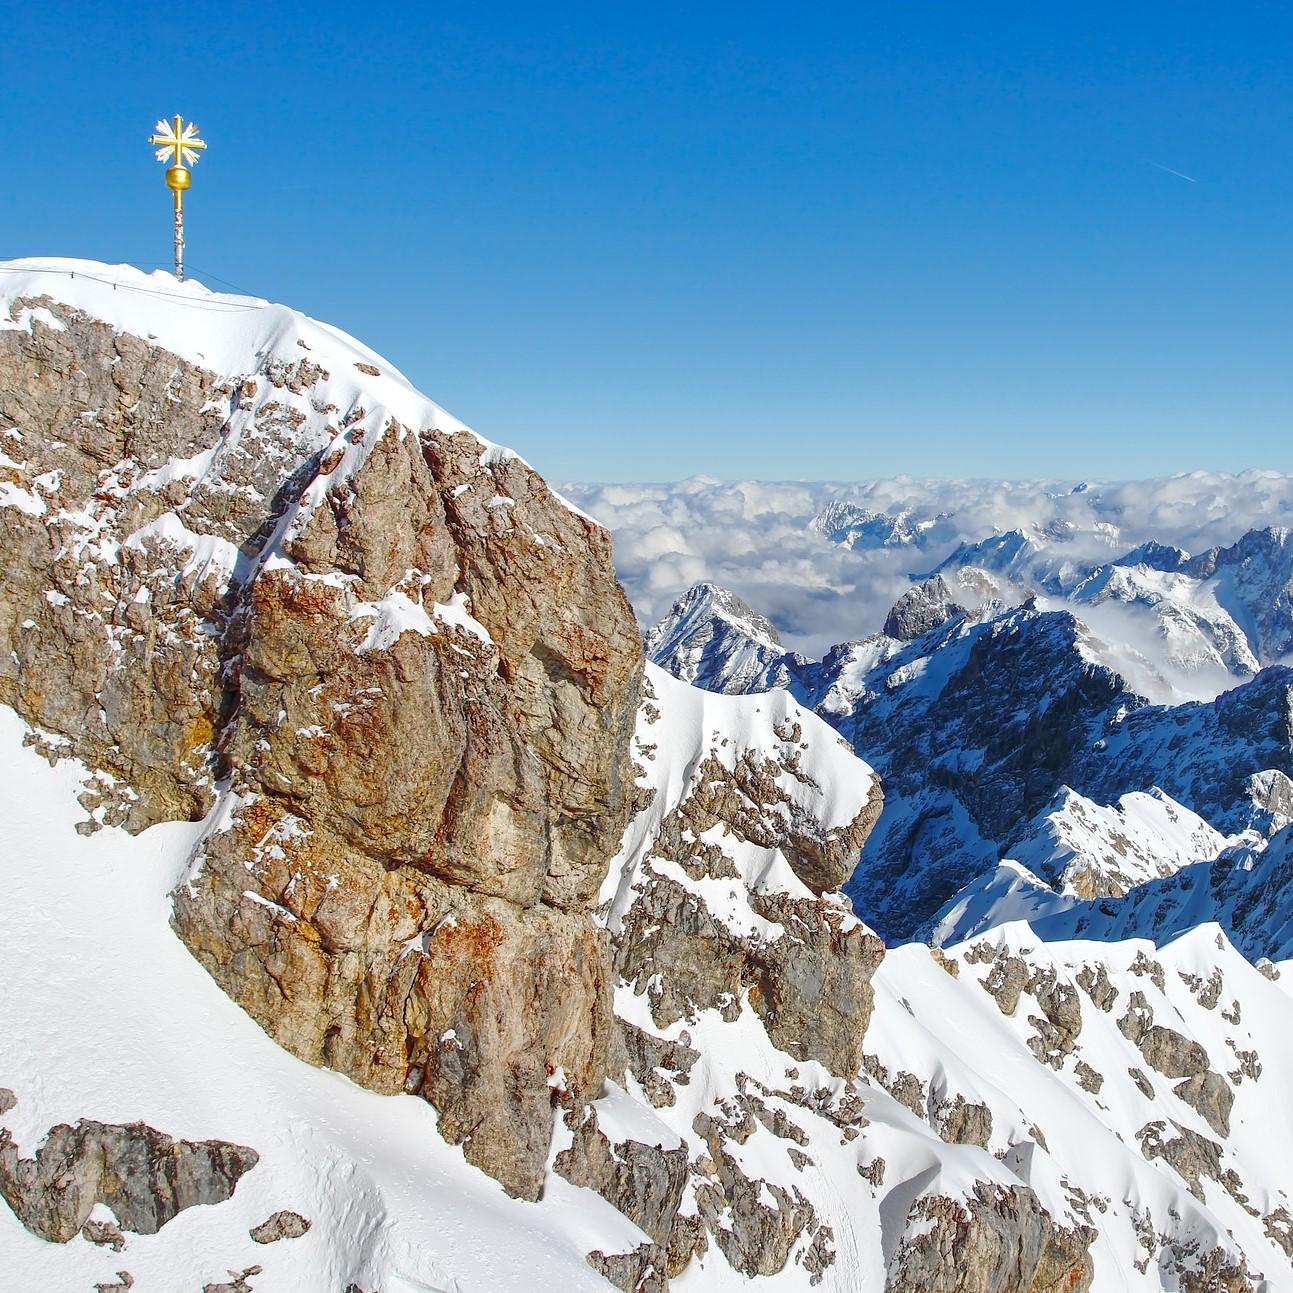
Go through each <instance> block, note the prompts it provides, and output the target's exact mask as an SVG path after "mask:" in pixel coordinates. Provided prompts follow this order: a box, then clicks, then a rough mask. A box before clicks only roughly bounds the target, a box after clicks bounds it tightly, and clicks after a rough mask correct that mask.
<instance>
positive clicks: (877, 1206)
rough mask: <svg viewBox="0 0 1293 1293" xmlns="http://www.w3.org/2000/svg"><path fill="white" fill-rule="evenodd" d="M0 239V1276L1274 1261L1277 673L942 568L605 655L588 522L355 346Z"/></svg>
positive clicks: (1288, 1211)
mask: <svg viewBox="0 0 1293 1293" xmlns="http://www.w3.org/2000/svg"><path fill="white" fill-rule="evenodd" d="M4 269H5V271H6V272H5V274H4V276H3V282H2V283H0V292H2V293H3V295H2V296H0V537H2V538H3V543H4V552H5V558H6V560H5V563H4V577H3V583H2V584H0V637H2V638H3V640H4V642H5V644H6V649H5V650H4V651H3V652H2V653H0V702H2V705H0V764H2V768H3V775H2V776H0V831H3V839H4V843H5V847H4V849H2V850H0V866H3V868H4V887H5V895H6V901H5V903H4V904H3V905H2V906H0V935H2V936H0V957H2V958H3V959H2V961H0V964H3V969H4V982H5V992H4V994H0V1030H3V1034H4V1036H5V1037H6V1039H8V1043H9V1044H8V1045H7V1046H6V1048H5V1052H4V1057H3V1058H2V1059H0V1197H3V1199H4V1201H5V1204H6V1205H7V1206H6V1207H5V1208H4V1209H3V1210H0V1269H3V1270H4V1271H5V1272H6V1274H7V1276H8V1280H9V1283H8V1284H7V1285H6V1287H10V1286H12V1287H14V1288H16V1289H19V1290H26V1289H33V1290H34V1289H54V1288H57V1289H69V1290H74V1289H84V1290H86V1293H90V1290H93V1289H95V1288H100V1289H107V1288H110V1289H121V1290H126V1289H130V1288H132V1287H133V1288H138V1289H140V1290H143V1289H149V1288H157V1289H168V1290H169V1289H177V1290H187V1289H191V1290H193V1291H194V1293H198V1290H206V1291H207V1293H211V1291H212V1290H216V1291H217V1293H218V1291H220V1290H237V1291H238V1293H256V1291H257V1290H260V1291H261V1293H295V1291H296V1290H299V1291H300V1293H321V1291H322V1293H329V1291H335V1293H378V1291H380V1293H411V1291H413V1290H420V1291H426V1290H434V1291H436V1293H447V1291H449V1290H460V1289H462V1290H465V1289H471V1290H473V1291H475V1290H503V1289H507V1290H515V1289H518V1288H519V1289H536V1290H537V1289H562V1290H567V1289H570V1290H589V1291H590V1293H591V1291H595V1290H598V1289H607V1288H611V1287H617V1288H620V1289H622V1290H625V1291H626V1293H628V1291H630V1290H632V1291H634V1293H665V1290H667V1289H670V1288H672V1289H675V1290H680V1291H682V1293H685V1291H686V1290H698V1289H704V1290H711V1289H712V1290H720V1291H721V1290H728V1289H733V1290H734V1289H748V1288H751V1287H753V1288H766V1289H768V1290H769V1291H770V1293H774V1291H775V1290H804V1289H814V1288H821V1289H823V1290H838V1291H839V1293H844V1291H846V1290H847V1291H849V1293H854V1291H855V1290H857V1289H862V1288H865V1289H877V1290H887V1293H916V1291H917V1290H921V1291H922V1293H924V1291H927V1290H939V1291H940V1293H1052V1291H1054V1290H1061V1289H1062V1290H1066V1293H1084V1291H1085V1290H1088V1289H1092V1290H1096V1291H1097V1293H1100V1291H1101V1290H1110V1291H1112V1290H1125V1289H1146V1290H1149V1289H1168V1288H1170V1289H1174V1290H1185V1291H1188V1293H1210V1291H1211V1290H1219V1289H1224V1290H1234V1291H1235V1293H1240V1291H1241V1290H1242V1291H1245V1293H1258V1290H1267V1291H1268V1293H1269V1291H1270V1290H1274V1289H1276V1288H1280V1287H1290V1286H1293V1199H1290V1198H1289V1195H1288V1191H1289V1188H1290V1187H1289V1184H1288V1177H1287V1172H1286V1171H1285V1164H1286V1163H1287V1161H1288V1159H1289V1157H1290V1156H1293V1127H1291V1126H1290V1124H1289V1123H1288V1120H1287V1119H1285V1118H1283V1117H1282V1115H1281V1114H1280V1112H1279V1110H1280V1107H1281V1106H1280V1103H1279V1100H1278V1099H1277V1098H1275V1097H1277V1095H1278V1092H1279V1091H1281V1090H1283V1089H1284V1088H1285V1087H1287V1085H1288V1084H1289V1082H1290V1081H1293V1052H1291V1051H1290V1050H1289V1047H1288V1044H1287V1038H1288V1037H1289V1036H1290V1035H1293V1005H1290V1002H1289V998H1288V995H1287V993H1286V991H1285V989H1284V986H1283V983H1284V982H1285V981H1286V980H1285V979H1283V978H1282V976H1281V971H1280V968H1279V966H1278V965H1277V964H1276V962H1278V961H1279V960H1281V959H1282V958H1284V957H1286V956H1287V954H1288V947H1287V937H1286V927H1285V923H1284V922H1283V921H1282V920H1280V919H1278V918H1277V917H1276V916H1275V915H1268V914H1267V912H1266V908H1265V907H1263V908H1261V912H1262V915H1261V919H1257V918H1256V917H1255V916H1253V915H1251V913H1254V912H1256V911H1258V905H1259V904H1262V903H1265V904H1267V905H1270V904H1275V905H1276V906H1279V905H1280V904H1283V903H1284V901H1285V891H1286V889H1287V885H1286V884H1284V882H1283V875H1284V871H1286V870H1287V865H1286V862H1285V859H1286V857H1287V851H1288V842H1287V841H1288V834H1287V831H1288V818H1289V814H1290V812H1293V799H1290V797H1289V795H1288V785H1289V783H1288V778H1287V775H1286V774H1287V773H1288V772H1289V771H1290V770H1293V769H1290V768H1288V767H1286V763H1287V759H1286V752H1287V749H1288V721H1289V720H1288V713H1289V711H1288V705H1287V693H1288V671H1287V670H1286V669H1281V668H1278V667H1272V668H1267V669H1265V670H1263V671H1262V672H1260V673H1258V674H1257V675H1256V677H1255V678H1253V679H1252V680H1251V681H1250V682H1249V683H1248V684H1247V685H1246V687H1244V688H1241V689H1240V690H1239V691H1235V692H1231V693H1229V694H1227V695H1224V696H1221V697H1220V698H1218V699H1215V700H1208V701H1199V702H1196V703H1195V704H1194V706H1193V707H1189V706H1172V705H1164V704H1160V703H1159V702H1157V701H1155V700H1154V699H1153V698H1152V697H1148V696H1145V695H1143V694H1142V693H1141V692H1139V691H1137V690H1136V689H1135V687H1134V686H1133V685H1131V684H1130V683H1129V682H1128V680H1127V678H1125V677H1124V676H1123V675H1122V674H1120V673H1119V672H1118V671H1117V670H1116V669H1114V668H1112V667H1110V665H1109V663H1108V660H1107V659H1106V658H1105V656H1104V655H1103V654H1102V652H1101V649H1100V646H1099V644H1098V643H1097V642H1096V641H1095V639H1094V637H1093V635H1092V634H1091V633H1090V632H1089V631H1088V630H1087V629H1086V628H1085V626H1084V625H1083V624H1082V623H1081V621H1080V620H1079V619H1078V618H1077V617H1076V616H1075V614H1074V613H1073V612H1072V611H1071V610H1054V609H1047V608H1044V607H1038V606H1037V605H1035V604H1032V605H1026V606H1020V607H1015V608H1010V607H1005V606H1001V605H996V604H992V603H990V602H983V601H976V600H975V599H973V598H969V597H963V596H962V594H961V592H960V589H961V588H962V587H964V585H963V584H962V583H959V582H957V581H956V580H955V579H954V578H953V574H952V571H953V567H951V566H948V567H946V568H945V569H944V570H943V572H942V573H941V574H931V575H930V576H929V577H928V578H927V579H925V580H923V581H921V582H920V583H919V585H918V586H916V587H915V588H913V589H912V591H911V592H910V593H909V594H907V595H906V596H905V597H904V598H903V599H902V600H901V601H900V602H899V603H898V604H897V605H896V606H895V607H894V610H893V613H892V616H891V617H890V621H889V624H888V626H887V627H888V630H889V631H888V632H887V634H881V635H877V637H876V638H875V639H872V640H868V641H866V642H858V643H850V644H845V645H844V646H842V647H840V648H838V649H837V650H836V651H835V652H833V653H831V654H830V655H829V656H828V657H827V658H826V659H825V660H823V661H821V662H816V661H811V660H808V659H807V658H806V657H804V656H800V655H795V654H793V653H787V652H786V651H785V650H784V649H783V648H782V646H781V643H780V642H779V640H778V637H777V634H776V631H775V630H774V629H773V628H772V626H771V624H770V623H769V622H768V621H766V620H764V619H763V618H762V617H761V616H760V615H758V614H757V612H755V611H753V610H752V609H751V608H750V607H748V606H747V605H745V604H744V603H743V602H741V601H740V600H739V599H737V598H735V597H734V596H732V595H730V594H727V593H726V592H725V591H724V590H722V589H720V588H718V587H717V586H714V585H704V586H701V587H699V588H697V589H695V590H693V591H692V592H691V593H690V594H688V595H686V596H684V598H683V599H682V600H681V601H680V602H679V603H678V605H677V606H676V607H675V609H674V612H673V613H672V614H671V616H670V618H669V619H668V620H667V621H666V622H665V623H664V624H663V625H661V626H660V627H659V628H658V629H657V630H655V631H654V632H652V633H649V634H648V635H647V646H648V649H649V652H650V654H651V656H652V659H651V660H650V661H647V660H644V655H643V646H642V639H641V637H640V636H639V630H638V626H637V624H636V623H635V620H634V616H633V613H632V610H631V608H630V606H629V603H628V601H627V599H626V597H625V595H624V592H623V591H622V589H621V587H620V585H619V583H618V582H617V580H616V576H615V571H614V567H613V563H612V551H611V542H610V537H609V535H608V533H607V531H606V530H604V529H603V528H602V527H601V526H600V525H598V524H597V523H596V522H595V521H593V520H591V519H590V518H589V517H588V516H586V515H584V514H583V513H582V512H581V511H579V510H578V509H577V508H575V507H574V506H572V505H571V504H570V503H568V502H567V501H566V500H564V499H563V498H562V497H561V496H559V495H558V494H557V493H555V492H554V491H553V490H552V489H551V488H549V487H548V485H547V484H545V482H544V481H543V480H542V478H541V477H540V476H539V475H538V474H537V473H536V472H535V471H534V470H533V469H532V468H531V467H530V466H529V465H528V464H526V463H525V462H524V461H523V460H522V459H520V458H519V457H517V456H516V455H515V454H513V453H511V452H510V451H508V450H505V449H502V448H500V447H498V446H496V445H493V444H491V443H489V442H488V441H486V440H483V439H482V438H481V437H480V436H478V435H477V434H475V433H474V432H473V431H471V430H470V429H469V428H467V427H466V426H464V425H463V424H462V423H460V422H458V421H457V420H456V419H454V418H453V417H451V416H450V415H449V414H447V413H445V412H444V411H443V410H442V409H440V408H439V407H438V406H436V405H435V404H433V403H432V402H431V401H430V400H428V399H426V398H425V397H423V396H422V395H420V394H419V393H418V392H417V391H416V390H414V389H413V388H412V386H411V385H410V384H409V383H408V382H407V381H406V380H405V379H404V378H403V377H402V376H401V374H399V373H398V372H397V371H396V370H394V369H393V368H392V367H391V366H390V364H389V363H387V361H385V360H384V359H382V358H381V357H380V356H378V355H376V354H374V353H373V352H371V351H369V350H368V349H367V348H365V347H363V346H362V345H360V344H359V343H358V342H355V341H353V340H352V339H350V338H349V337H347V336H345V335H344V334H343V333H340V332H339V331H337V330H336V329H334V328H331V327H329V326H326V325H323V324H320V323H317V322H315V321H313V320H310V319H308V318H306V317H305V316H303V315H300V314H298V313H296V312H294V311H292V310H289V309H286V308H284V307H281V306H276V305H271V304H269V303H268V302H265V301H261V300H258V299H255V298H248V297H240V296H230V295H226V294H220V293H215V292H211V291H208V290H207V289H206V288H204V287H203V286H201V285H200V284H198V283H193V282H185V283H179V282H177V281H176V280H175V279H173V278H171V277H169V276H167V275H162V274H155V275H144V274H142V273H139V272H137V271H134V270H130V269H127V268H123V267H110V266H106V265H100V264H96V263H93V262H84V261H42V262H11V263H9V264H8V265H6V266H4ZM900 519H901V521H902V524H897V523H895V524H894V525H886V524H883V523H881V522H882V520H883V518H881V519H880V520H877V517H876V516H875V515H872V514H869V513H866V514H864V513H856V514H854V513H849V512H846V511H845V510H843V509H837V510H836V512H834V513H832V514H831V516H830V517H828V518H826V519H825V520H823V522H822V524H821V526H820V527H819V528H820V529H821V531H822V533H823V534H824V535H828V537H831V536H833V541H834V542H839V543H845V544H847V545H849V546H850V548H851V549H857V550H859V551H866V550H868V549H869V548H871V547H875V546H879V547H888V548H895V547H897V548H904V547H910V548H913V549H922V550H924V549H925V548H926V545H927V543H928V542H932V536H934V535H936V534H937V533H939V532H940V531H939V530H938V529H937V526H936V525H934V524H933V523H931V524H930V525H924V524H923V523H921V522H919V520H917V519H912V518H900ZM940 524H941V522H940ZM1007 546H1009V547H1010V549H1011V551H1010V553H1009V554H1007V555H1008V558H1009V560H1008V562H1007V564H1008V565H1009V566H1010V570H1011V571H1012V572H1013V574H1012V577H1013V575H1019V574H1020V572H1021V571H1023V570H1024V569H1025V566H1026V560H1025V558H1027V555H1028V554H1027V553H1026V552H1025V551H1024V550H1023V549H1022V548H1020V547H1019V545H1007ZM1280 552H1282V548H1280V545H1279V542H1278V541H1276V540H1271V541H1269V542H1267V541H1261V542H1257V541H1254V542H1252V543H1250V544H1249V545H1247V546H1246V547H1245V546H1243V545H1240V547H1239V548H1237V549H1235V550H1233V551H1232V550H1226V551H1224V552H1223V551H1219V552H1217V553H1215V554H1211V555H1209V556H1208V558H1207V560H1206V561H1204V562H1202V563H1195V564H1191V565H1190V567H1189V573H1188V574H1187V575H1186V577H1188V578H1191V579H1195V580H1198V581H1205V582H1206V581H1207V580H1217V579H1224V580H1226V581H1229V583H1228V584H1227V586H1230V584H1233V585H1234V586H1235V587H1242V588H1244V589H1248V588H1254V587H1257V585H1258V584H1259V583H1261V580H1262V579H1263V578H1265V575H1264V574H1263V572H1268V571H1269V570H1270V569H1276V568H1278V569H1279V570H1282V567H1280V566H1279V560H1278V558H1279V553H1280ZM1141 555H1142V556H1143V557H1144V558H1145V560H1146V561H1149V560H1157V561H1159V562H1160V564H1163V563H1165V562H1166V560H1167V559H1166V558H1164V557H1163V556H1162V554H1155V553H1148V554H1141ZM1142 564H1143V563H1142ZM1178 564H1181V563H1178ZM1182 569H1184V566H1182ZM1219 572H1220V573H1219ZM1177 573H1179V572H1177ZM1020 577H1021V578H1022V575H1021V576H1020ZM1057 577H1058V576H1057ZM1263 586H1264V585H1263ZM1254 595H1256V594H1254ZM1281 614H1282V611H1280V610H1279V608H1276V612H1275V613H1273V614H1272V616H1271V617H1268V618H1267V619H1266V620H1263V621H1262V622H1261V623H1262V629H1261V633H1262V642H1263V643H1265V644H1266V645H1265V646H1264V647H1263V648H1262V649H1263V650H1264V651H1267V652H1268V653H1269V652H1270V651H1275V650H1278V649H1280V648H1279V643H1280V642H1281V641H1282V638H1281V637H1280V633H1281V631H1282V630H1281V629H1280V624H1281V623H1282V619H1281V618H1280V616H1281ZM695 684H699V685H695ZM976 752H977V756H976ZM1169 752H1170V757H1169ZM976 757H977V761H976ZM1114 788H1117V790H1118V794H1117V795H1113V794H1112V793H1111V792H1112V790H1113V789H1114ZM999 844H1001V845H1005V846H1006V852H1008V853H1009V854H1010V856H1008V857H1007V856H1005V855H1004V854H999V853H998V851H997V847H998V845H999ZM859 859H860V860H861V862H860V866H859ZM850 894H851V895H852V898H850V896H848V895H850ZM855 903H856V910H855ZM1012 904H1013V905H1012ZM1108 904H1120V905H1118V906H1110V905H1108ZM1020 916H1028V917H1030V918H1034V920H1035V924H1033V925H1029V924H1025V923H1022V921H1021V920H1020V919H1018V917H1020ZM1124 916H1125V917H1126V919H1125V920H1124V919H1123V917H1124ZM877 929H879V930H880V932H882V933H884V934H886V935H888V936H889V939H890V942H891V944H893V945H894V946H891V948H890V950H889V951H887V952H886V948H885V944H884V942H883V941H882V939H881V937H880V936H879V935H878V933H877ZM922 932H929V933H931V934H932V935H936V936H937V937H936V939H935V941H936V942H938V943H940V944H941V946H938V947H933V946H931V945H927V944H925V943H922V942H919V941H916V940H915V937H914V936H915V935H916V934H918V933H922ZM1241 932H1242V935H1243V936H1242V937H1241ZM899 943H901V944H902V945H901V946H897V944H899Z"/></svg>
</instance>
